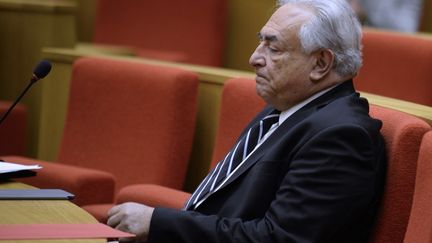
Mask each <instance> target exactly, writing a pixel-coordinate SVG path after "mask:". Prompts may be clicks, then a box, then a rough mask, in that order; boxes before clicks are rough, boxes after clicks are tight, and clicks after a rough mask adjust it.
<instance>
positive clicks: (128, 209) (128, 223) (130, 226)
mask: <svg viewBox="0 0 432 243" xmlns="http://www.w3.org/2000/svg"><path fill="white" fill-rule="evenodd" d="M153 211H154V208H151V207H148V206H146V205H143V204H138V203H123V204H120V205H117V206H115V207H113V208H111V210H110V211H109V212H108V225H109V226H111V227H113V228H116V229H118V230H121V231H124V232H128V233H131V234H135V235H136V239H135V240H136V241H138V242H145V241H147V236H148V233H149V228H150V220H151V217H152V215H153ZM128 240H133V239H130V238H129V239H127V238H126V239H120V241H121V242H124V241H128Z"/></svg>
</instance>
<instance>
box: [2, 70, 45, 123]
mask: <svg viewBox="0 0 432 243" xmlns="http://www.w3.org/2000/svg"><path fill="white" fill-rule="evenodd" d="M37 80H38V79H37V77H36V76H35V75H33V77H32V78H31V79H30V83H29V84H28V85H27V87H26V88H25V89H24V90H23V91H22V92H21V94H20V95H19V96H18V97H17V98H16V99H15V101H14V103H13V104H12V106H11V107H9V109H8V110H7V111H6V113H5V114H4V115H3V116H2V118H1V119H0V125H1V124H2V123H3V121H4V120H5V119H6V117H7V116H8V115H9V113H10V112H11V111H12V109H13V108H14V107H15V106H16V105H17V104H18V102H19V101H20V100H21V99H22V97H23V96H24V95H25V93H27V91H28V90H29V89H30V87H31V86H32V85H33V84H34V83H36V81H37Z"/></svg>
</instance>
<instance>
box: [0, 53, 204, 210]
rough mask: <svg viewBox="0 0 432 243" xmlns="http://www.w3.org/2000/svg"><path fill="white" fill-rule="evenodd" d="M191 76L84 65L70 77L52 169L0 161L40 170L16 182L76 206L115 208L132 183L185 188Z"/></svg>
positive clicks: (99, 62)
mask: <svg viewBox="0 0 432 243" xmlns="http://www.w3.org/2000/svg"><path fill="white" fill-rule="evenodd" d="M197 92H198V78H197V75H196V74H194V73H192V72H189V71H184V70H180V69H176V68H166V67H158V66H150V65H145V64H141V63H132V62H127V61H119V60H109V59H98V58H83V59H79V60H78V61H76V62H75V64H74V67H73V73H72V80H71V87H70V96H69V106H68V113H67V120H66V124H65V128H64V133H63V138H62V142H61V148H60V151H59V153H58V159H57V163H49V162H44V161H38V160H34V159H30V158H24V157H3V159H5V160H8V161H12V162H18V163H23V164H40V165H42V166H43V167H44V168H43V169H42V170H40V172H38V175H37V176H36V177H32V178H28V179H22V180H21V181H22V182H25V183H28V184H30V185H34V186H37V187H39V188H61V189H65V190H67V191H69V192H71V193H73V194H75V196H76V199H75V200H74V202H75V203H76V204H77V205H80V206H83V205H89V204H100V203H113V198H114V192H115V191H116V190H118V189H119V188H121V187H123V186H126V185H129V184H136V183H157V184H160V185H165V186H169V187H172V188H177V189H180V188H182V187H183V182H184V177H185V173H186V168H187V164H188V160H189V154H190V151H191V146H192V140H193V134H194V126H195V117H196V100H197Z"/></svg>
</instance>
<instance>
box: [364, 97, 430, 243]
mask: <svg viewBox="0 0 432 243" xmlns="http://www.w3.org/2000/svg"><path fill="white" fill-rule="evenodd" d="M370 114H371V116H372V117H375V118H377V119H380V120H382V122H383V127H382V129H381V133H382V134H383V136H384V139H385V142H386V149H387V159H388V165H387V178H386V186H385V190H384V195H383V199H382V204H381V207H380V210H379V213H378V218H377V222H376V226H375V227H374V231H373V233H372V236H371V240H370V242H373V243H384V242H391V243H398V242H400V243H402V242H403V239H404V235H405V231H406V228H407V225H408V219H409V214H410V210H411V204H412V200H413V193H414V184H415V178H416V168H417V157H418V151H419V147H420V142H421V139H422V137H423V135H424V134H425V133H426V132H427V131H428V130H430V129H431V127H430V126H429V125H428V124H427V123H426V122H425V121H423V120H421V119H420V118H417V117H414V116H411V115H408V114H406V113H403V112H400V111H396V110H393V109H389V108H384V107H379V106H375V105H371V107H370Z"/></svg>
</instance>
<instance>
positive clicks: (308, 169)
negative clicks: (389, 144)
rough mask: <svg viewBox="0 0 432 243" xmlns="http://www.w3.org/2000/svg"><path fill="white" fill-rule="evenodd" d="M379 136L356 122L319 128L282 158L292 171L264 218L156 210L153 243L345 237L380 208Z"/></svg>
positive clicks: (326, 239)
mask: <svg viewBox="0 0 432 243" xmlns="http://www.w3.org/2000/svg"><path fill="white" fill-rule="evenodd" d="M378 136H379V135H377V136H376V137H374V136H372V135H371V134H370V133H368V132H367V131H366V130H365V129H363V128H361V127H357V126H353V125H341V126H337V127H331V128H327V129H325V130H323V131H321V132H318V133H316V134H314V135H313V136H312V137H311V138H309V139H307V140H305V141H304V142H303V143H302V145H301V146H300V149H298V150H297V151H296V152H295V154H294V155H293V156H292V157H291V158H281V160H286V163H290V166H289V170H288V172H287V173H286V175H285V177H284V179H283V181H282V183H281V184H280V186H279V188H278V191H277V193H276V195H275V198H274V200H273V201H272V202H271V204H270V207H269V208H268V209H267V211H266V213H265V215H264V216H263V217H262V218H256V219H253V220H247V221H246V220H242V219H241V218H224V217H219V216H217V215H203V214H200V213H197V212H193V211H178V210H172V209H165V208H157V209H156V210H155V211H154V214H153V217H152V220H151V225H150V234H149V242H188V243H189V242H190V243H192V242H209V243H210V242H214V243H216V242H218V243H230V242H237V243H238V242H256V243H258V242H266V243H267V242H285V243H286V242H296V243H298V242H305V243H308V242H330V241H331V239H340V240H342V238H343V237H342V236H338V234H344V233H343V232H346V234H348V233H349V232H350V230H351V229H352V228H353V227H354V228H355V226H356V225H361V221H362V220H364V218H365V217H366V215H368V214H370V213H371V212H370V211H371V208H375V206H376V205H374V204H375V203H376V198H375V197H376V195H377V194H379V191H380V185H379V183H378V181H381V179H382V177H383V175H382V174H381V171H382V165H383V161H382V159H380V155H379V154H381V153H383V150H384V148H383V147H381V145H380V146H378V147H381V148H377V146H376V145H377V144H375V143H376V141H377V140H379V139H380V137H378ZM284 162H285V161H284ZM243 200H247V199H243ZM364 223H365V224H366V222H364ZM369 223H370V222H369ZM333 242H351V241H333Z"/></svg>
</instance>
